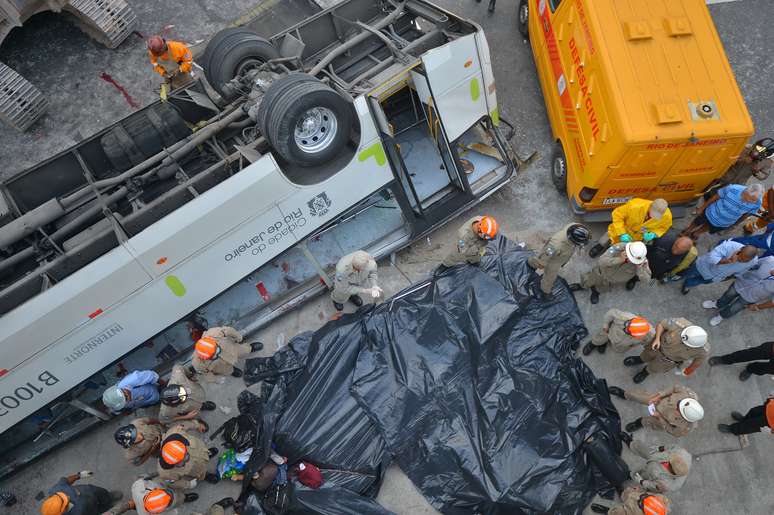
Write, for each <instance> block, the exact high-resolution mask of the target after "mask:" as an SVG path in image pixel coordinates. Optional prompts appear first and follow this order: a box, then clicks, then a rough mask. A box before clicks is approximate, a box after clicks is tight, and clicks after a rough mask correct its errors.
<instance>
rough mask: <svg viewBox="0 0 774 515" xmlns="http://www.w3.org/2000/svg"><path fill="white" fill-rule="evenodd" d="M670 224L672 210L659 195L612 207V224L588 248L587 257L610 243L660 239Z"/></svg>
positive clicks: (601, 250)
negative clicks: (594, 243)
mask: <svg viewBox="0 0 774 515" xmlns="http://www.w3.org/2000/svg"><path fill="white" fill-rule="evenodd" d="M670 227H672V212H671V211H670V210H669V205H668V204H667V201H666V200H664V199H662V198H657V199H655V200H647V199H644V198H633V199H631V200H630V201H629V202H627V203H626V204H624V205H623V206H619V207H617V208H615V209H614V210H613V223H611V224H610V225H609V226H608V227H607V233H606V234H603V235H602V237H601V238H600V239H599V242H598V243H597V244H596V245H594V246H593V247H591V250H589V256H591V257H593V258H595V257H597V256H600V255H601V254H602V253H603V252H604V251H605V249H606V248H607V247H609V246H610V244H611V243H629V242H632V241H644V242H645V243H649V242H650V241H652V240H654V239H656V238H660V237H661V236H663V235H664V233H666V232H667V231H668V230H669V228H670Z"/></svg>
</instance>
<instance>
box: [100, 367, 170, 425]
mask: <svg viewBox="0 0 774 515" xmlns="http://www.w3.org/2000/svg"><path fill="white" fill-rule="evenodd" d="M102 403H103V404H104V405H105V406H106V407H107V408H108V409H109V410H110V412H111V413H113V414H114V415H118V414H119V413H121V412H127V413H128V412H132V411H134V410H136V409H138V408H145V407H147V406H153V405H154V404H158V403H159V375H158V374H157V373H156V372H154V371H153V370H134V371H132V372H131V373H129V374H127V375H126V377H124V378H123V379H121V380H120V381H119V382H118V383H116V384H115V385H113V386H110V387H109V388H107V389H105V391H104V392H103V393H102Z"/></svg>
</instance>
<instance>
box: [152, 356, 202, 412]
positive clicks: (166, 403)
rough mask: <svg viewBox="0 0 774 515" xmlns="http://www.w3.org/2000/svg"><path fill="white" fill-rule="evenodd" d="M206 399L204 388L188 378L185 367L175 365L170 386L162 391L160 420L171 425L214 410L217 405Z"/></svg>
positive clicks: (178, 364)
mask: <svg viewBox="0 0 774 515" xmlns="http://www.w3.org/2000/svg"><path fill="white" fill-rule="evenodd" d="M205 399H206V395H205V393H204V388H202V386H201V385H200V384H199V383H197V382H195V381H194V380H191V379H189V378H188V376H187V375H186V372H185V368H183V365H181V364H180V363H175V364H174V366H173V367H172V373H171V374H170V376H169V384H167V386H166V387H165V388H164V389H163V390H162V391H161V408H160V409H159V420H161V422H163V423H164V424H170V423H172V422H176V421H179V420H190V419H192V418H195V417H196V415H198V414H199V412H200V411H212V410H214V409H215V403H214V402H212V401H207V400H205ZM201 422H202V423H204V424H206V423H205V422H203V421H201Z"/></svg>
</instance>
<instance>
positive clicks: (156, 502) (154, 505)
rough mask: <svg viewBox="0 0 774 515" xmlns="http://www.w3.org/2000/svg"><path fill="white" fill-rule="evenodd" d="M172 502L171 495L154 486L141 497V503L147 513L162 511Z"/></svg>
mask: <svg viewBox="0 0 774 515" xmlns="http://www.w3.org/2000/svg"><path fill="white" fill-rule="evenodd" d="M170 504H172V496H171V495H169V492H167V491H166V490H162V489H161V488H154V489H153V490H151V491H150V492H148V493H147V494H145V497H143V498H142V505H143V507H144V508H145V511H147V512H148V513H164V510H166V509H167V507H169V505H170Z"/></svg>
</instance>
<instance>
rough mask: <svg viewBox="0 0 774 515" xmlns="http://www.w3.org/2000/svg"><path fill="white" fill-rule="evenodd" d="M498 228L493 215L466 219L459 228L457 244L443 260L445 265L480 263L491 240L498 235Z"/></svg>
mask: <svg viewBox="0 0 774 515" xmlns="http://www.w3.org/2000/svg"><path fill="white" fill-rule="evenodd" d="M497 230H498V225H497V220H495V219H494V218H493V217H491V216H474V217H473V218H471V219H470V220H468V221H466V222H465V223H464V224H462V227H460V228H459V229H458V230H457V245H456V247H455V248H454V250H452V251H451V252H450V253H449V255H447V256H446V258H445V259H444V260H443V266H446V267H450V266H454V265H461V264H462V263H468V264H470V265H475V264H478V262H479V261H481V256H483V255H484V252H486V246H487V244H488V243H489V241H490V240H492V239H494V237H495V236H497Z"/></svg>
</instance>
